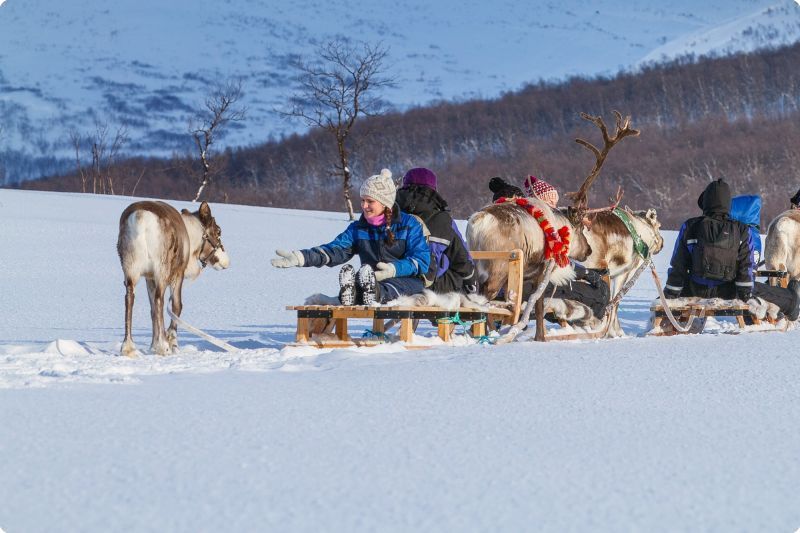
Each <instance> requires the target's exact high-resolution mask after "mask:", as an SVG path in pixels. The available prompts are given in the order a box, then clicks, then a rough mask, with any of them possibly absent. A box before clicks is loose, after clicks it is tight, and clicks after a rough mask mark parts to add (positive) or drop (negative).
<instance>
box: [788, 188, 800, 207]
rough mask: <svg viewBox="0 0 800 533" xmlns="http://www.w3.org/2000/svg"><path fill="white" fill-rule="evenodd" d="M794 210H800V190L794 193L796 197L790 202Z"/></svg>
mask: <svg viewBox="0 0 800 533" xmlns="http://www.w3.org/2000/svg"><path fill="white" fill-rule="evenodd" d="M789 202H790V203H791V208H792V209H800V189H798V190H797V192H796V193H794V196H792V198H791V199H790V200H789Z"/></svg>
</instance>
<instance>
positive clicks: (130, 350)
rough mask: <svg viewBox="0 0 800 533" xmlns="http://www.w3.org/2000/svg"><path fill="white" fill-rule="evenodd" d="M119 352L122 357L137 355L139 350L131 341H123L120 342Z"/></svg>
mask: <svg viewBox="0 0 800 533" xmlns="http://www.w3.org/2000/svg"><path fill="white" fill-rule="evenodd" d="M119 354H120V355H122V356H124V357H138V356H139V350H137V349H136V345H134V344H133V343H132V342H124V343H122V349H120V351H119Z"/></svg>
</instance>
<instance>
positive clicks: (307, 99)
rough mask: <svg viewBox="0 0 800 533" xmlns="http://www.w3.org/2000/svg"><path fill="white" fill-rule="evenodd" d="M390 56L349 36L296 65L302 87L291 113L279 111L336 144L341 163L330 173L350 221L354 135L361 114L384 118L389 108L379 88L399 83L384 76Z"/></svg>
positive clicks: (380, 48) (335, 41) (320, 49)
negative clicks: (337, 181) (337, 182)
mask: <svg viewBox="0 0 800 533" xmlns="http://www.w3.org/2000/svg"><path fill="white" fill-rule="evenodd" d="M387 54H388V49H386V48H384V47H383V45H382V44H377V45H374V46H373V45H370V44H368V43H364V42H351V41H349V40H347V39H344V38H336V39H334V40H332V41H329V42H327V43H326V44H324V45H322V46H321V47H319V48H318V49H317V52H316V59H315V60H313V61H308V60H304V59H300V60H298V61H296V62H295V63H294V65H293V66H294V68H295V69H296V70H297V72H298V76H297V83H298V88H297V91H296V92H295V94H294V95H292V97H291V100H290V102H291V109H290V110H289V111H281V112H280V113H281V114H282V115H284V116H286V117H294V118H299V119H301V120H303V121H304V122H305V123H306V125H307V126H310V127H312V128H321V129H323V130H325V131H327V132H329V133H330V134H331V135H332V136H333V137H334V139H335V140H336V150H337V156H338V161H337V162H336V163H335V164H334V170H333V172H331V175H332V176H340V177H341V178H342V193H343V196H344V203H345V206H346V207H347V213H348V215H350V220H353V219H354V218H355V216H354V214H353V202H352V200H351V192H350V183H351V177H352V173H351V170H350V157H351V154H352V151H353V146H352V142H351V133H352V130H353V126H354V125H355V123H356V120H357V119H358V118H359V117H360V116H361V115H364V116H367V117H368V116H375V115H379V114H380V113H382V112H383V111H384V110H385V108H386V104H385V102H384V101H383V100H382V99H381V98H380V95H379V92H380V89H383V88H385V87H391V86H393V85H394V80H393V79H391V78H388V77H385V76H384V75H383V63H384V61H385V59H386V56H387Z"/></svg>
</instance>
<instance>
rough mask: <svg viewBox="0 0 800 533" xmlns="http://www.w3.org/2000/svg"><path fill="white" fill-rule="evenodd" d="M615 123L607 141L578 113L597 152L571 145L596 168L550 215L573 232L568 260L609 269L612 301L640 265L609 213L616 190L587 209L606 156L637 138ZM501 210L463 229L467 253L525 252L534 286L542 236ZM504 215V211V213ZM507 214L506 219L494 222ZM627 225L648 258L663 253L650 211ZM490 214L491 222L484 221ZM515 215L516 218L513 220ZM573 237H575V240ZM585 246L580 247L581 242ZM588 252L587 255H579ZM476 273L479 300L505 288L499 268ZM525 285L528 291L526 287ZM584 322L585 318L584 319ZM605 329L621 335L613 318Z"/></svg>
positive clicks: (599, 122) (562, 277)
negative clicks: (596, 139) (596, 140)
mask: <svg viewBox="0 0 800 533" xmlns="http://www.w3.org/2000/svg"><path fill="white" fill-rule="evenodd" d="M614 115H615V117H616V130H615V132H614V135H613V136H611V135H609V132H608V128H607V127H606V125H605V123H604V122H603V119H602V118H601V117H595V116H591V115H588V114H586V113H581V117H582V118H583V119H585V120H587V121H589V122H592V123H593V124H595V125H596V126H597V127H598V128H599V129H600V132H601V134H602V136H603V147H602V149H600V148H597V147H595V146H594V145H592V144H591V143H589V142H588V141H586V140H584V139H580V138H579V139H575V142H577V143H578V144H580V145H581V146H584V147H585V148H587V149H588V150H589V151H591V152H592V154H593V155H594V156H595V164H594V167H593V168H592V170H591V172H590V173H589V175H588V176H587V177H586V179H585V180H584V182H583V184H582V185H581V187H580V188H579V190H578V191H577V192H574V193H570V194H569V197H570V198H571V199H572V205H571V206H570V207H568V208H566V209H560V210H555V211H552V212H551V213H552V216H553V217H554V219H558V220H559V222H556V223H555V224H563V223H569V225H570V227H571V228H572V229H573V231H572V234H573V236H574V237H573V242H572V243H571V247H572V246H576V244H577V248H578V249H577V250H575V251H574V252H572V253H571V254H570V257H572V258H574V259H576V260H578V261H581V262H585V265H586V266H587V267H590V268H601V269H606V268H607V269H609V271H610V272H609V273H610V278H611V282H612V286H611V289H612V290H611V295H612V297H613V296H615V295H616V294H617V293H618V292H619V290H620V288H621V287H622V286H623V285H624V283H625V282H626V281H627V280H628V279H629V277H630V276H632V275H633V272H634V271H635V270H636V269H637V268H638V266H640V265H641V261H642V259H641V258H640V257H638V256H637V255H636V254H634V253H633V239H632V236H631V234H630V232H628V230H627V228H625V226H624V224H623V223H622V221H621V220H620V219H619V218H618V217H617V216H616V215H614V214H613V213H612V211H613V210H614V209H615V208H616V207H617V206H618V205H619V202H620V200H621V198H622V190H621V189H618V191H617V195H616V198H615V199H614V200H612V204H611V205H610V206H608V207H604V208H600V209H589V207H588V191H589V188H590V187H591V186H592V184H593V183H594V181H595V179H597V177H598V176H599V174H600V170H601V168H602V166H603V163H604V162H605V159H606V157H607V156H608V153H609V152H610V150H611V149H612V148H613V147H614V146H615V145H616V144H617V143H618V142H620V141H621V140H622V139H624V138H625V137H628V136H636V135H639V131H638V130H635V129H633V128H631V125H630V122H631V119H630V117H626V118H625V119H624V120H623V118H622V115H621V114H620V113H619V112H618V111H614ZM504 205H507V204H501V205H500V206H488V207H484V208H483V209H481V211H479V212H478V213H476V214H475V215H473V216H472V217H471V218H470V221H469V225H468V226H467V240H468V243H469V244H470V247H471V249H478V250H486V249H512V248H515V247H520V248H523V250H526V249H527V250H529V251H527V252H526V257H525V261H526V273H525V279H526V280H527V281H528V282H530V281H532V280H536V279H538V278H537V275H538V274H539V273H540V272H541V271H542V268H543V255H542V251H541V250H542V240H543V239H542V235H541V230H539V229H538V226H537V224H536V222H535V221H533V220H532V218H531V217H530V216H524V215H527V213H525V212H524V210H522V209H519V210H518V212H517V213H513V212H511V211H497V208H500V207H503V206H504ZM506 209H509V208H506ZM503 213H506V214H505V216H499V215H502V214H503ZM628 213H629V217H630V219H631V223H632V224H633V226H634V228H635V229H636V231H637V232H638V233H639V235H640V236H641V237H642V239H643V240H644V241H645V242H646V243H647V244H648V246H649V247H650V250H651V252H652V253H657V252H658V251H660V250H661V248H662V247H663V239H662V238H661V235H660V234H659V232H658V229H659V227H660V224H659V223H658V219H657V216H656V212H655V210H652V209H651V210H648V211H646V212H636V213H634V212H631V211H630V210H628ZM489 214H492V218H489V216H488V215H489ZM513 215H515V216H513ZM575 236H580V237H578V238H575ZM584 241H585V242H584ZM586 251H588V255H585V254H584V253H583V252H586ZM477 266H478V272H479V273H480V274H481V281H482V282H483V283H484V294H486V295H487V296H492V295H493V293H494V292H495V291H496V290H498V288H499V287H501V286H503V284H504V283H505V279H506V277H505V273H504V272H503V270H502V268H503V265H499V264H498V265H491V264H488V265H485V266H483V265H477ZM569 274H570V273H569V270H568V269H562V271H561V272H560V271H559V269H556V270H555V271H554V272H553V276H552V277H551V279H550V281H551V282H553V283H554V284H556V285H557V284H560V283H563V282H565V281H566V280H568V279H569V277H570V276H569ZM527 285H529V286H530V283H528V284H527ZM584 316H585V314H584ZM609 320H610V321H611V322H610V324H613V325H614V327H613V328H611V327H610V328H609V329H610V331H612V332H614V333H615V334H621V328H619V323H618V320H617V318H616V313H615V312H614V316H612V317H610V318H609Z"/></svg>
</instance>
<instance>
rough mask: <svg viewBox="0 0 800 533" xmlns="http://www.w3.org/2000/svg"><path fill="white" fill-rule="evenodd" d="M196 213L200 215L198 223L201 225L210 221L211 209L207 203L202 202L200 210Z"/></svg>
mask: <svg viewBox="0 0 800 533" xmlns="http://www.w3.org/2000/svg"><path fill="white" fill-rule="evenodd" d="M197 212H198V213H199V214H200V222H202V223H203V225H205V224H206V223H207V222H208V221H209V220H211V208H210V207H208V203H206V202H203V203H202V204H200V209H199V210H198V211H197Z"/></svg>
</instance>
